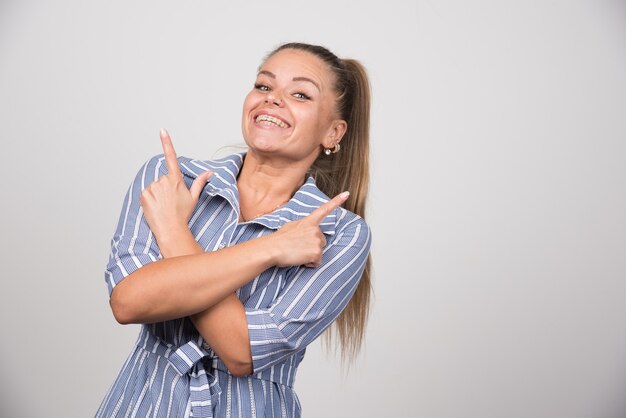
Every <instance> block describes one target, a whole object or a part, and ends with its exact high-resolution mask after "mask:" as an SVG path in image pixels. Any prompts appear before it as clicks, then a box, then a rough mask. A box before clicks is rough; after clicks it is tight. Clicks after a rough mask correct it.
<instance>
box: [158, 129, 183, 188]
mask: <svg viewBox="0 0 626 418" xmlns="http://www.w3.org/2000/svg"><path fill="white" fill-rule="evenodd" d="M160 134H161V145H162V146H163V155H164V156H165V165H166V167H167V174H168V175H171V176H174V177H181V176H182V173H181V172H180V168H179V167H178V160H177V159H176V151H174V145H173V144H172V138H170V134H169V133H168V132H167V131H166V130H165V129H163V128H161V133H160Z"/></svg>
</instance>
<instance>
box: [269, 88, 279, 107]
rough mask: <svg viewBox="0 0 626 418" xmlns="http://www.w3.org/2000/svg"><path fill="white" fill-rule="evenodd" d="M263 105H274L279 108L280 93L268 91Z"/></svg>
mask: <svg viewBox="0 0 626 418" xmlns="http://www.w3.org/2000/svg"><path fill="white" fill-rule="evenodd" d="M265 103H268V104H269V103H271V104H275V105H276V106H279V107H280V106H282V104H283V99H282V96H281V94H280V92H278V91H276V90H272V91H270V92H269V93H268V94H267V95H266V96H265Z"/></svg>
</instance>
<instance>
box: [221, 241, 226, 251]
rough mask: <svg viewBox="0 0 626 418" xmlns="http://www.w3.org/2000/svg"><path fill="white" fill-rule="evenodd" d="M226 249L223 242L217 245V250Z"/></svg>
mask: <svg viewBox="0 0 626 418" xmlns="http://www.w3.org/2000/svg"><path fill="white" fill-rule="evenodd" d="M224 247H226V244H224V243H223V242H222V243H221V244H220V245H219V249H220V250H221V249H222V248H224Z"/></svg>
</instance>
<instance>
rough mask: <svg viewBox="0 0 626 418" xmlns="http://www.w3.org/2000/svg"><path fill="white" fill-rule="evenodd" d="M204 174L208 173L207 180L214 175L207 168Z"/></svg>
mask: <svg viewBox="0 0 626 418" xmlns="http://www.w3.org/2000/svg"><path fill="white" fill-rule="evenodd" d="M204 174H206V181H209V180H210V179H211V176H212V175H213V172H212V171H211V170H207V171H205V172H204Z"/></svg>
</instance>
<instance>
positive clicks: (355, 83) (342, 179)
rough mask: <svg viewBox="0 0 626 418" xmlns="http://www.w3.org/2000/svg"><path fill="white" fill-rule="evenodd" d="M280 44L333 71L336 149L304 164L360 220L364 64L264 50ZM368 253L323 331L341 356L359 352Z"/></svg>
mask: <svg viewBox="0 0 626 418" xmlns="http://www.w3.org/2000/svg"><path fill="white" fill-rule="evenodd" d="M283 49H296V50H300V51H306V52H309V53H311V54H313V55H315V56H317V57H318V58H320V59H321V60H322V61H324V62H325V63H326V64H327V65H328V67H329V68H330V70H331V71H332V72H333V74H334V75H335V86H334V89H335V92H336V94H337V110H338V112H339V115H340V117H341V118H342V119H343V120H345V121H346V122H347V124H348V127H347V130H346V132H345V134H344V136H343V138H342V140H341V150H340V151H339V152H337V153H333V154H330V155H325V154H324V153H322V152H321V149H320V155H319V157H318V158H317V160H315V162H314V163H313V165H312V166H311V169H310V174H311V175H312V176H313V177H314V178H315V182H316V184H317V187H318V188H319V189H320V190H321V191H322V192H324V193H325V194H326V195H328V196H331V197H332V196H336V195H337V194H339V193H341V192H342V191H344V190H349V191H350V197H349V198H348V200H347V201H346V202H345V203H344V204H343V207H344V208H345V209H347V210H349V211H351V212H354V213H356V214H357V215H359V216H360V217H362V218H364V219H365V205H366V200H367V193H368V189H369V115H370V102H371V99H370V96H371V93H370V84H369V81H368V77H367V72H366V70H365V67H363V65H362V64H361V63H359V62H358V61H356V60H353V59H340V58H338V57H337V56H336V55H335V54H333V53H332V52H330V51H329V50H328V49H326V48H324V47H322V46H318V45H310V44H304V43H297V42H292V43H286V44H283V45H280V46H279V47H278V48H276V49H275V50H273V51H272V52H270V53H269V55H268V56H267V57H266V60H267V58H269V57H271V56H272V55H274V54H275V53H277V52H278V51H281V50H283ZM371 264H372V263H371V255H370V256H368V258H367V261H366V264H365V270H364V271H363V275H362V276H361V279H360V281H359V284H358V286H357V289H356V291H355V292H354V295H353V296H352V298H351V299H350V301H349V302H348V305H347V306H346V308H345V309H344V310H343V311H342V312H341V314H340V315H339V317H338V318H337V320H336V321H335V322H334V323H333V325H332V326H331V327H329V328H328V329H327V331H326V332H325V333H324V340H325V343H326V347H330V346H331V345H332V341H333V337H334V338H338V342H339V345H340V348H341V357H342V360H346V359H348V360H349V363H350V362H352V361H353V360H354V359H355V358H356V356H357V354H358V353H359V351H360V349H361V346H362V343H363V337H364V335H365V328H366V326H367V319H368V316H369V308H370V295H371V292H372V284H371Z"/></svg>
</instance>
